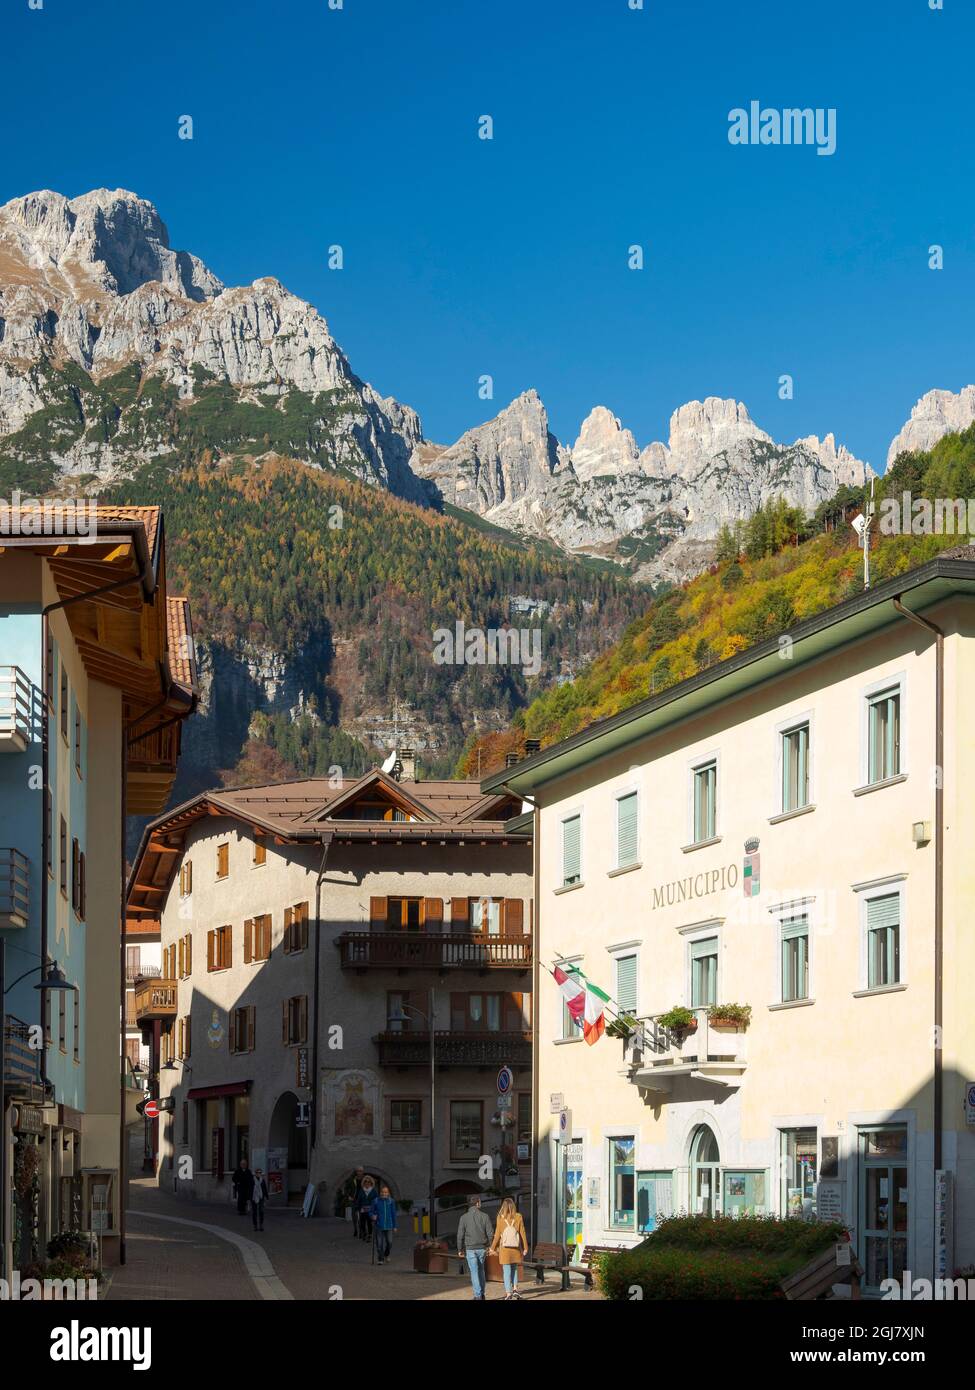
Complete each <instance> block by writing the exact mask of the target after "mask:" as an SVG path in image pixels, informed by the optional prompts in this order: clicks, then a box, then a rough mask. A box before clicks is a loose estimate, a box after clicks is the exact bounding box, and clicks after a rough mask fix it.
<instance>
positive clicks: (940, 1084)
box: [894, 597, 945, 1275]
mask: <svg viewBox="0 0 975 1390" xmlns="http://www.w3.org/2000/svg"><path fill="white" fill-rule="evenodd" d="M894 607H895V608H896V610H897V612H898V613H899V614H900V615H901V617H902V618H907V619H908V621H910V622H912V623H916V624H917V626H918V627H921V628H923V629H924V631H925V632H927V633H928V634H929V635H930V636H932V637H933V638H934V652H935V678H934V711H935V712H934V766H935V773H936V780H935V786H934V1070H933V1111H934V1114H933V1121H932V1123H933V1126H934V1172H935V1173H937V1171H938V1170H939V1169H940V1168H941V1166H942V1163H943V1157H944V1155H943V1144H942V1127H943V1123H944V1048H943V1038H942V1031H943V1026H944V806H945V791H944V781H945V634H944V631H943V629H942V628H940V627H938V626H937V624H936V623H932V622H931V621H930V620H929V619H928V618H922V617H921V615H920V614H919V613H912V612H911V610H910V609H909V608H905V607H904V604H903V603H902V602H901V600H900V598H899V597H898V598H895V599H894ZM932 1258H934V1255H933V1252H932ZM934 1273H935V1275H936V1274H937V1271H936V1270H935V1271H934Z"/></svg>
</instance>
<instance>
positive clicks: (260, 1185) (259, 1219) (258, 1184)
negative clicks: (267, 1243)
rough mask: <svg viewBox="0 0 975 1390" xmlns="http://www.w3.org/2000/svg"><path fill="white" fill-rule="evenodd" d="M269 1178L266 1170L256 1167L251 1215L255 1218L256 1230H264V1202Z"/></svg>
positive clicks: (266, 1196)
mask: <svg viewBox="0 0 975 1390" xmlns="http://www.w3.org/2000/svg"><path fill="white" fill-rule="evenodd" d="M267 1198H268V1191H267V1180H266V1179H265V1177H264V1172H263V1170H262V1169H260V1168H255V1169H254V1190H253V1192H252V1193H251V1216H252V1217H253V1218H254V1230H255V1231H263V1230H264V1203H265V1202H266V1201H267Z"/></svg>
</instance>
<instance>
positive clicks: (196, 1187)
mask: <svg viewBox="0 0 975 1390" xmlns="http://www.w3.org/2000/svg"><path fill="white" fill-rule="evenodd" d="M401 764H402V770H401V774H400V776H399V777H397V776H390V775H387V774H385V773H383V772H381V771H378V770H376V771H374V772H371V773H368V774H366V775H365V776H363V777H360V778H354V779H342V778H341V777H339V776H336V777H335V778H332V779H328V778H318V779H313V780H309V781H304V782H292V783H287V784H281V785H276V786H266V787H255V788H244V789H235V790H227V791H215V792H207V793H205V794H204V795H202V796H200V797H197V798H195V799H194V800H193V801H191V802H188V803H187V804H186V805H184V806H181V807H177V808H176V809H175V810H173V811H172V812H170V813H168V814H167V815H166V816H164V817H162V818H160V819H159V820H157V821H155V822H154V823H153V824H152V825H151V826H150V827H149V828H148V830H147V832H146V835H145V836H144V839H143V843H142V847H141V849H140V852H139V855H138V857H137V860H136V863H135V865H134V868H133V871H132V875H131V879H130V887H129V895H128V904H129V908H128V910H129V918H130V920H137V919H141V920H143V921H147V922H148V921H151V920H152V919H153V918H156V919H158V921H159V924H160V932H161V943H162V961H163V965H162V973H161V977H160V978H156V979H147V980H144V981H142V982H141V983H140V984H139V985H137V988H136V1003H135V1008H136V1016H137V1018H138V1020H139V1022H140V1024H141V1025H142V1026H143V1028H144V1029H145V1031H146V1034H147V1035H148V1034H149V1033H150V1032H152V1031H153V1030H155V1031H156V1036H157V1037H158V1042H159V1063H158V1066H157V1067H153V1070H154V1071H156V1070H158V1082H159V1094H160V1095H161V1096H162V1098H163V1101H164V1103H165V1104H169V1103H171V1104H172V1107H173V1108H172V1110H171V1111H164V1113H163V1115H162V1117H161V1123H160V1131H161V1132H160V1135H159V1148H158V1171H159V1180H160V1182H161V1183H165V1184H166V1185H169V1184H172V1185H173V1186H174V1188H175V1190H176V1191H177V1192H179V1193H181V1194H183V1195H186V1196H189V1197H193V1196H195V1197H206V1198H213V1197H215V1196H219V1197H223V1198H227V1197H228V1196H229V1192H230V1175H231V1174H232V1172H233V1170H234V1168H235V1167H236V1165H237V1163H238V1162H239V1161H240V1159H241V1158H247V1159H248V1161H249V1163H250V1164H251V1166H252V1167H255V1166H260V1167H261V1168H263V1169H264V1170H265V1172H266V1173H267V1174H268V1178H269V1184H270V1188H271V1200H272V1202H273V1203H283V1202H287V1201H288V1199H289V1198H291V1199H292V1200H294V1199H297V1198H299V1197H300V1195H301V1194H302V1193H303V1192H304V1190H305V1188H306V1186H307V1184H308V1183H309V1182H311V1183H313V1184H314V1185H315V1186H316V1187H317V1188H318V1189H319V1192H320V1199H321V1202H322V1207H323V1209H324V1210H327V1211H329V1212H332V1211H334V1210H336V1206H337V1204H338V1196H339V1193H340V1192H341V1190H342V1188H343V1186H344V1185H345V1183H346V1182H347V1181H348V1179H349V1178H350V1176H351V1175H352V1174H353V1173H354V1171H355V1169H356V1168H357V1167H358V1166H360V1165H361V1166H363V1167H364V1168H365V1169H366V1170H367V1171H370V1172H372V1173H373V1174H374V1175H375V1176H376V1177H377V1178H381V1179H383V1180H385V1181H387V1182H388V1183H389V1184H390V1187H391V1189H392V1192H393V1195H394V1196H395V1197H396V1198H397V1199H398V1200H400V1201H403V1202H406V1201H411V1202H415V1203H416V1204H417V1205H423V1206H426V1205H427V1204H428V1201H429V1194H430V1187H431V1156H432V1159H433V1165H434V1173H433V1186H434V1187H435V1188H436V1189H437V1197H438V1198H440V1199H443V1198H457V1197H459V1196H461V1195H462V1194H464V1193H467V1192H471V1191H482V1190H485V1191H486V1190H491V1189H495V1188H498V1187H499V1186H501V1187H504V1188H506V1189H509V1190H517V1189H518V1188H519V1187H520V1186H521V1185H522V1178H524V1186H525V1188H526V1189H527V1179H528V1173H529V1141H530V1128H531V1125H530V1119H531V1076H530V1062H531V1026H532V1025H531V998H530V989H531V965H532V933H531V910H532V904H531V897H532V893H531V884H532V878H531V842H530V834H528V833H525V832H518V833H514V834H512V833H509V832H508V831H507V830H506V829H505V824H506V821H507V819H508V818H510V816H511V815H512V812H513V811H514V810H517V808H518V803H517V802H513V801H512V799H511V798H510V797H509V796H507V795H506V794H504V793H502V794H501V795H499V796H484V795H482V793H481V791H480V789H479V787H478V785H477V783H476V782H442V781H423V780H416V779H415V777H414V775H413V773H414V769H413V767H412V766H411V765H410V762H409V759H408V758H407V757H405V756H404V757H403V758H402V759H401ZM431 1006H432V1017H433V1024H434V1029H433V1031H434V1045H435V1057H434V1061H435V1074H434V1111H433V1113H434V1116H435V1133H434V1135H433V1148H432V1155H431V1133H430V1130H431V1097H430V1025H429V1020H430V1017H431ZM506 1064H507V1065H509V1066H510V1067H511V1068H512V1070H513V1072H514V1078H515V1081H514V1087H513V1092H512V1102H511V1108H510V1110H508V1111H505V1112H504V1116H503V1123H502V1112H501V1111H500V1110H499V1105H498V1089H497V1077H498V1072H499V1070H500V1069H501V1067H502V1066H504V1065H506ZM315 1078H317V1082H318V1084H317V1088H316V1086H315ZM153 1084H154V1085H155V1078H154V1083H153Z"/></svg>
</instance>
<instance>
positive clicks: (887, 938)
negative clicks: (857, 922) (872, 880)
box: [867, 893, 901, 989]
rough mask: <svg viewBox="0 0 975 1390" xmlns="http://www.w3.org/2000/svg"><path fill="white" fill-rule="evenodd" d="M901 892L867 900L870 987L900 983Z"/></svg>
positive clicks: (868, 985) (868, 976) (876, 987)
mask: <svg viewBox="0 0 975 1390" xmlns="http://www.w3.org/2000/svg"><path fill="white" fill-rule="evenodd" d="M900 915H901V899H900V894H899V893H886V894H884V896H883V897H880V898H870V899H868V901H867V988H868V989H879V988H881V987H882V986H883V985H896V984H898V983H899V981H900V931H901V927H900Z"/></svg>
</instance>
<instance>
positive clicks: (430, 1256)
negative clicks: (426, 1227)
mask: <svg viewBox="0 0 975 1390" xmlns="http://www.w3.org/2000/svg"><path fill="white" fill-rule="evenodd" d="M413 1269H414V1272H415V1273H417V1274H446V1273H447V1272H448V1255H447V1242H446V1241H445V1240H437V1241H430V1240H425V1241H420V1242H419V1243H418V1244H416V1245H414V1247H413Z"/></svg>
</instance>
